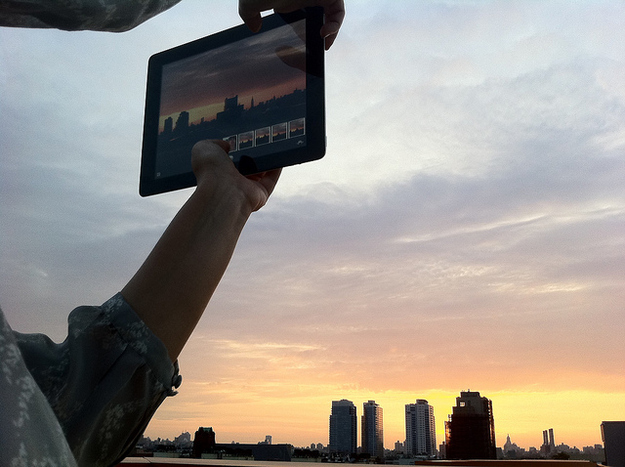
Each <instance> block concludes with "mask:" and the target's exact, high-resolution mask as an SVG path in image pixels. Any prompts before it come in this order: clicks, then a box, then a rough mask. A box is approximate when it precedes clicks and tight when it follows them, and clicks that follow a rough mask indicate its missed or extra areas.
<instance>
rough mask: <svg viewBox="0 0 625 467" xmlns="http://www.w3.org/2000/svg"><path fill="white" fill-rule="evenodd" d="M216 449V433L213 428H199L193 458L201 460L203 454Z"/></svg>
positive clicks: (194, 443) (194, 441)
mask: <svg viewBox="0 0 625 467" xmlns="http://www.w3.org/2000/svg"><path fill="white" fill-rule="evenodd" d="M213 449H215V432H214V431H213V428H212V427H208V428H204V427H203V426H201V427H199V428H198V429H197V431H196V432H195V438H193V457H195V458H197V459H199V458H200V457H202V453H203V452H210V451H212V450H213Z"/></svg>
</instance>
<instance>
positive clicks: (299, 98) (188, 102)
mask: <svg viewBox="0 0 625 467" xmlns="http://www.w3.org/2000/svg"><path fill="white" fill-rule="evenodd" d="M307 22H310V21H309V19H308V17H307V16H306V15H304V14H303V12H301V13H300V14H299V17H297V16H293V15H291V16H281V15H271V16H270V17H267V18H265V19H264V20H263V23H264V26H263V30H262V32H260V33H258V34H252V33H250V32H249V31H248V30H247V28H246V27H245V26H239V27H237V28H233V29H231V30H227V31H224V32H222V33H218V34H217V35H213V36H208V37H207V38H204V39H200V40H199V41H195V42H193V43H189V44H186V45H184V46H181V47H179V48H176V49H172V50H170V51H166V52H162V53H161V54H157V55H155V56H154V57H152V59H151V62H150V68H149V70H148V96H147V97H148V101H147V104H146V125H145V130H144V148H143V156H142V159H143V160H142V177H141V185H142V187H141V194H153V193H157V192H163V191H170V190H172V189H177V188H183V187H185V186H191V185H193V184H194V183H195V180H194V177H193V176H192V172H191V148H192V147H193V145H194V144H195V143H196V142H198V141H200V140H204V139H221V140H225V141H227V142H228V143H229V145H230V153H229V155H230V157H231V159H232V160H233V162H234V164H235V165H236V166H237V168H238V169H239V171H241V172H242V173H254V172H259V171H263V170H269V169H272V168H276V167H283V166H286V165H292V164H297V163H301V162H305V161H307V160H313V159H318V158H319V157H322V156H323V153H324V151H325V122H324V118H323V114H324V109H323V100H324V97H323V86H322V80H323V66H321V70H320V69H319V63H318V60H319V58H318V52H317V58H314V57H313V55H315V54H312V55H311V51H310V43H309V42H310V40H311V38H314V37H315V35H313V34H311V31H310V29H311V28H310V25H307ZM265 25H266V26H265ZM315 27H317V26H315ZM315 34H316V37H318V35H319V31H318V29H317V30H316V31H315ZM307 36H308V38H309V40H307ZM233 39H234V40H233ZM321 50H323V46H321ZM322 54H323V52H321V56H323V55H322ZM311 57H313V58H314V60H311ZM310 68H312V70H311V69H310ZM319 80H321V86H320V84H319V83H318V81H319ZM311 88H312V89H311ZM320 91H321V94H320ZM155 114H156V115H155ZM311 120H312V121H311ZM311 138H312V141H311ZM319 138H321V139H322V140H323V144H322V146H323V148H322V149H321V151H320V142H319V141H318V140H319Z"/></svg>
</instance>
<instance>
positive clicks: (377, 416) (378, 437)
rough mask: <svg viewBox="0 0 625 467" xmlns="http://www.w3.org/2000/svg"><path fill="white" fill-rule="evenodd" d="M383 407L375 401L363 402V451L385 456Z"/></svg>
mask: <svg viewBox="0 0 625 467" xmlns="http://www.w3.org/2000/svg"><path fill="white" fill-rule="evenodd" d="M383 418H384V417H383V415H382V407H380V406H379V405H378V404H376V403H375V401H368V402H365V403H364V404H362V425H361V429H362V439H361V441H362V452H363V453H365V454H369V455H371V456H372V457H379V458H380V459H383V458H384V419H383Z"/></svg>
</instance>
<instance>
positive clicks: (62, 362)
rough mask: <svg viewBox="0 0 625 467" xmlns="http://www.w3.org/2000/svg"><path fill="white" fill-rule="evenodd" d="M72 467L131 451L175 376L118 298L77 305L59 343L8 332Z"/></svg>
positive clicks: (174, 385) (175, 370)
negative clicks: (57, 426)
mask: <svg viewBox="0 0 625 467" xmlns="http://www.w3.org/2000/svg"><path fill="white" fill-rule="evenodd" d="M15 336H16V339H17V342H18V346H19V348H20V351H21V353H22V356H23V358H24V361H25V362H26V366H27V367H28V369H29V370H30V373H31V374H32V375H33V377H34V379H35V381H36V382H37V384H38V385H39V387H40V389H41V391H42V392H43V394H44V395H45V396H46V397H47V399H48V401H49V403H50V406H51V407H52V410H53V411H54V413H55V414H56V417H57V419H58V420H59V423H60V424H61V427H62V428H63V431H64V433H65V437H66V439H67V441H68V444H69V446H70V447H71V449H72V452H73V454H74V457H75V458H76V460H77V462H78V465H89V466H99V465H110V464H112V463H114V462H116V461H118V460H120V459H121V458H123V457H124V455H125V454H126V453H127V452H128V450H130V449H132V447H133V446H134V445H135V443H136V441H137V439H138V438H139V437H140V436H141V434H142V432H143V430H144V429H145V427H146V426H147V424H148V422H149V420H150V418H151V417H152V415H153V414H154V412H155V411H156V409H157V408H158V406H159V405H160V404H161V403H162V402H163V400H164V399H165V398H166V397H167V396H172V395H174V394H176V392H175V388H177V387H178V386H179V385H180V381H181V377H180V375H179V374H178V367H177V365H174V364H172V363H171V361H170V359H169V356H168V354H167V350H166V348H165V346H164V345H163V343H162V342H161V341H160V340H159V339H158V338H157V337H156V336H155V335H154V334H152V332H151V331H150V330H149V329H148V328H147V326H146V325H145V324H144V323H143V321H141V319H140V318H139V317H138V316H137V315H136V314H135V313H134V311H133V310H132V309H131V308H130V306H129V305H128V304H127V303H126V301H125V300H124V299H123V297H122V296H121V294H117V295H115V296H114V297H113V298H111V299H110V300H108V301H107V302H106V303H104V305H102V306H100V307H80V308H77V309H75V310H74V311H73V312H72V313H71V314H70V317H69V334H68V337H67V339H66V340H65V342H63V343H62V344H55V343H53V342H52V341H51V340H50V339H49V338H47V337H46V336H43V335H41V334H34V335H33V334H29V335H26V334H19V333H15Z"/></svg>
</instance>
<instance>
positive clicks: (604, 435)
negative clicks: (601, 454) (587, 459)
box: [601, 422, 625, 467]
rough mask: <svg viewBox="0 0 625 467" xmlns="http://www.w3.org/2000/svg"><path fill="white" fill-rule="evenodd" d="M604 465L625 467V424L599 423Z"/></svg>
mask: <svg viewBox="0 0 625 467" xmlns="http://www.w3.org/2000/svg"><path fill="white" fill-rule="evenodd" d="M601 439H602V440H603V449H604V451H605V463H606V464H607V465H609V466H610V467H625V422H601Z"/></svg>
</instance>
